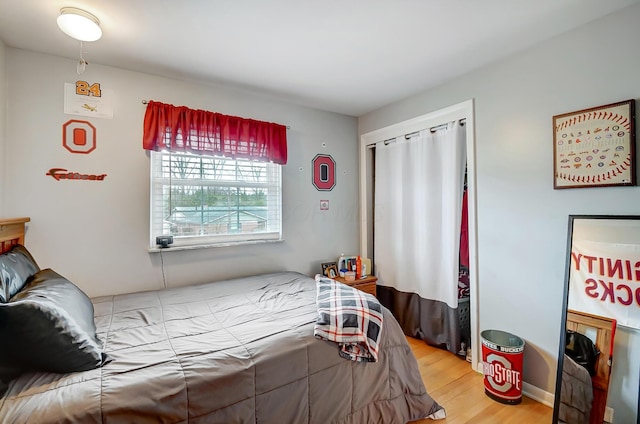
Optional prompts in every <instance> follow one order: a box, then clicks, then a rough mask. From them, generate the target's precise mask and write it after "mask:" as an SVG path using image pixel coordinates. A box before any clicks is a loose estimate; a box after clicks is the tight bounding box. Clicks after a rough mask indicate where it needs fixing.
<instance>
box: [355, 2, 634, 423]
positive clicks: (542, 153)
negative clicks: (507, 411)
mask: <svg viewBox="0 0 640 424" xmlns="http://www.w3.org/2000/svg"><path fill="white" fill-rule="evenodd" d="M638 21H640V6H638V5H636V6H632V7H629V8H627V9H624V10H622V11H620V12H618V13H616V14H613V15H610V16H608V17H605V18H603V19H600V20H598V21H596V22H592V23H590V24H588V25H585V26H583V27H581V28H579V29H577V30H574V31H571V32H569V33H566V34H564V35H562V36H559V37H556V38H554V39H553V40H550V41H548V42H545V43H544V44H541V45H539V46H537V47H535V48H532V49H529V50H527V51H526V52H523V53H520V54H517V55H513V56H510V57H509V58H507V59H506V60H503V61H500V62H498V63H495V64H492V65H489V66H486V67H484V68H482V69H478V70H476V71H474V72H471V73H469V74H467V75H465V76H462V77H460V78H457V79H455V80H453V81H451V82H449V83H447V84H445V85H443V86H441V87H438V88H435V89H432V90H429V91H426V92H423V93H420V94H416V95H414V96H412V97H410V98H408V99H405V100H402V101H399V102H397V103H394V104H392V105H389V106H386V107H384V108H382V109H380V110H377V111H374V112H371V113H369V114H366V115H364V116H362V117H360V119H359V133H360V134H364V133H367V132H370V131H373V130H376V129H379V128H383V127H385V126H388V125H392V124H394V123H397V122H401V121H404V120H407V119H410V118H413V117H415V116H419V115H422V114H425V113H429V112H433V111H436V110H438V109H441V108H444V107H447V106H450V105H453V104H456V103H459V102H461V101H464V100H467V99H471V98H473V99H475V110H476V149H477V155H476V156H477V158H476V166H477V183H478V185H477V194H478V205H477V206H478V243H479V246H478V254H479V261H478V264H479V270H478V278H479V287H480V288H479V293H478V294H479V314H480V315H479V318H480V321H479V322H480V328H481V329H502V330H505V331H509V332H512V333H514V334H517V335H519V336H521V337H523V338H524V339H525V340H526V343H527V346H526V350H525V365H524V379H525V381H527V382H528V383H530V384H533V385H534V386H536V387H538V388H541V389H543V390H546V391H548V392H553V391H554V384H555V371H556V357H557V352H558V337H559V334H560V317H561V312H562V311H561V309H562V296H563V287H564V284H565V282H564V267H565V253H566V252H565V245H566V234H567V221H568V215H569V214H587V213H588V214H637V213H640V188H638V187H610V188H582V189H566V190H554V189H553V178H552V174H553V170H552V167H553V132H552V117H553V116H554V115H557V114H561V113H565V112H572V111H576V110H580V109H584V108H588V107H594V106H599V105H604V104H608V103H613V102H617V101H622V100H627V99H637V98H638V97H639V96H640V78H639V77H638V75H639V73H638V70H639V69H640V55H638V40H639V39H640V26H639V25H638V24H637V22H638ZM639 356H640V355H638V354H636V355H635V357H636V358H637V357H639ZM637 372H638V370H637V369H636V370H635V373H636V374H635V375H634V376H632V378H634V379H635V381H636V385H635V387H636V389H635V390H636V393H637V386H638V385H637V378H638V376H637ZM614 390H615V389H614ZM634 395H635V394H634ZM610 399H611V397H610ZM634 399H635V398H634ZM619 419H621V417H620V416H618V414H617V412H616V422H626V421H624V419H623V420H622V421H618V420H619ZM633 422H635V420H634V421H633Z"/></svg>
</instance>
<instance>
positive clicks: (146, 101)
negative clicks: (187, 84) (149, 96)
mask: <svg viewBox="0 0 640 424" xmlns="http://www.w3.org/2000/svg"><path fill="white" fill-rule="evenodd" d="M142 104H143V105H148V104H149V100H145V99H142ZM287 129H288V130H289V129H291V127H290V126H289V125H287Z"/></svg>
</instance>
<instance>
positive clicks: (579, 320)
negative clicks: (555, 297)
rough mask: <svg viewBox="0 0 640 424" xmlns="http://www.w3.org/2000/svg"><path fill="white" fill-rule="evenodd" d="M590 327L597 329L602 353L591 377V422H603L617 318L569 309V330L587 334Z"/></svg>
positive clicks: (597, 337) (597, 339)
mask: <svg viewBox="0 0 640 424" xmlns="http://www.w3.org/2000/svg"><path fill="white" fill-rule="evenodd" d="M590 329H591V331H593V330H595V331H596V340H595V345H596V347H597V348H598V349H599V350H600V355H599V356H598V362H597V363H596V374H595V375H594V376H593V377H591V381H592V383H593V404H592V408H591V419H590V421H589V422H590V423H599V424H601V423H602V422H603V419H604V410H605V407H606V406H607V394H608V393H609V377H610V375H611V366H612V365H613V343H614V338H615V334H616V320H615V319H613V318H606V317H601V316H598V315H591V314H588V313H586V312H580V311H573V310H571V309H569V310H568V311H567V330H571V331H575V332H576V333H581V334H585V333H586V332H587V331H588V330H590Z"/></svg>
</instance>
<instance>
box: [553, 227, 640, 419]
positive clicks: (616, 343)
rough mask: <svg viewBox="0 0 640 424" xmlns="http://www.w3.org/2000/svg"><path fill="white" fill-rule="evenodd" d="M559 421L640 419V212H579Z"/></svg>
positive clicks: (570, 248)
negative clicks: (606, 213)
mask: <svg viewBox="0 0 640 424" xmlns="http://www.w3.org/2000/svg"><path fill="white" fill-rule="evenodd" d="M565 284H566V285H565V292H564V304H563V318H562V320H563V325H562V330H561V333H560V349H559V353H558V370H557V377H556V396H555V405H554V411H553V422H554V423H569V424H574V423H580V424H587V423H590V424H595V423H598V424H602V423H603V422H608V423H616V424H617V423H621V424H626V423H629V424H631V423H638V424H640V417H638V415H639V414H638V410H639V409H640V399H639V396H638V392H639V390H640V361H639V360H638V358H640V215H638V216H613V215H571V216H569V229H568V238H567V258H566V271H565Z"/></svg>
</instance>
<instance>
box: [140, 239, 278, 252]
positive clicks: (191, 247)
mask: <svg viewBox="0 0 640 424" xmlns="http://www.w3.org/2000/svg"><path fill="white" fill-rule="evenodd" d="M283 241H284V239H277V240H247V241H233V242H226V243H210V244H191V245H184V246H171V247H165V248H161V247H150V248H149V249H148V252H149V253H159V252H175V251H178V250H180V251H183V250H197V249H212V248H215V247H234V246H247V245H254V244H266V243H281V242H283Z"/></svg>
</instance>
